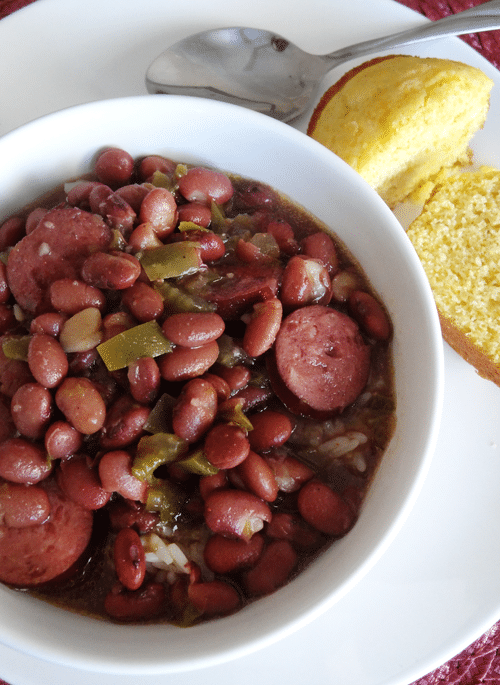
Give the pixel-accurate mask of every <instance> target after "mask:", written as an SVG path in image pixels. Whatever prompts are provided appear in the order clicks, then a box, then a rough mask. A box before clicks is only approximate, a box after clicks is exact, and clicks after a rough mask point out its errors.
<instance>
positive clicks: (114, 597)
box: [104, 583, 168, 621]
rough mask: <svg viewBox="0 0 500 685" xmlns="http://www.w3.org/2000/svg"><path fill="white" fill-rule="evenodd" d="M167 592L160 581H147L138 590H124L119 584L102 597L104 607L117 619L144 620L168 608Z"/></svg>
mask: <svg viewBox="0 0 500 685" xmlns="http://www.w3.org/2000/svg"><path fill="white" fill-rule="evenodd" d="M167 599H168V598H167V593H166V591H165V588H164V586H163V585H162V584H161V583H147V584H145V585H143V587H141V588H140V589H139V590H124V589H123V588H122V587H121V586H120V585H118V586H117V587H116V588H114V589H112V590H111V591H110V592H109V593H108V594H107V595H106V597H105V599H104V609H105V610H106V612H107V613H108V614H109V616H111V617H112V618H115V619H117V620H119V621H145V620H147V619H151V618H155V617H157V616H159V615H160V614H162V613H165V611H166V610H167V609H168V603H167Z"/></svg>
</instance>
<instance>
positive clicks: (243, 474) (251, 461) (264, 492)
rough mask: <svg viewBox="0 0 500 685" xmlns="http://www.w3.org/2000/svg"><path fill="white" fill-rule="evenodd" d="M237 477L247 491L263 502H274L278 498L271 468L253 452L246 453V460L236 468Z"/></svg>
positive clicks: (276, 484) (276, 485)
mask: <svg viewBox="0 0 500 685" xmlns="http://www.w3.org/2000/svg"><path fill="white" fill-rule="evenodd" d="M235 470H236V472H237V474H238V476H239V477H240V478H241V480H242V481H243V483H244V485H245V487H246V489H247V490H249V491H250V492H252V493H253V494H254V495H257V497H260V498H261V499H263V500H264V501H265V502H274V500H275V499H276V498H277V496H278V483H277V482H276V478H275V477H274V473H273V471H272V469H271V467H270V466H269V465H268V464H267V463H266V462H265V461H264V459H262V457H261V456H260V455H258V454H256V453H255V452H252V450H250V452H249V453H248V456H247V458H246V459H245V460H244V461H243V462H242V463H241V464H239V465H238V466H237V467H236V469H235Z"/></svg>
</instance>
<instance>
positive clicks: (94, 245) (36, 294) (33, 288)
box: [7, 207, 112, 314]
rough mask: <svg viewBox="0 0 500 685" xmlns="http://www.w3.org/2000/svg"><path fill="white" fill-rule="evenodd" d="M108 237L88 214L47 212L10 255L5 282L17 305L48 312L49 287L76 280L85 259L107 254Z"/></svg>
mask: <svg viewBox="0 0 500 685" xmlns="http://www.w3.org/2000/svg"><path fill="white" fill-rule="evenodd" d="M111 237H112V233H111V229H110V228H109V227H108V226H107V225H106V224H105V223H104V221H103V220H102V219H101V217H99V216H96V215H94V214H91V213H90V212H86V211H83V210H81V209H78V208H76V207H58V208H56V209H52V210H51V211H49V212H47V214H46V215H45V216H44V218H43V220H42V221H41V222H40V223H39V225H38V226H37V227H36V229H35V230H34V231H32V232H31V233H30V234H29V235H27V236H25V237H24V238H23V239H22V240H20V241H19V242H18V243H17V245H16V246H15V247H14V248H13V249H12V251H11V252H10V254H9V260H8V264H7V280H8V283H9V287H10V289H11V291H12V294H13V295H14V297H15V299H16V301H17V303H18V304H19V305H20V306H21V307H22V309H25V310H26V311H28V312H31V313H34V314H40V313H42V312H44V311H48V310H49V309H50V301H49V299H48V286H49V285H50V284H51V283H53V282H54V281H57V280H59V279H62V278H78V277H79V275H80V269H81V267H82V265H83V263H84V261H85V259H86V258H87V257H88V256H89V255H90V254H92V253H93V252H97V251H99V250H106V248H107V247H108V246H109V244H110V242H111Z"/></svg>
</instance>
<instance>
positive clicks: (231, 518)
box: [205, 489, 271, 541]
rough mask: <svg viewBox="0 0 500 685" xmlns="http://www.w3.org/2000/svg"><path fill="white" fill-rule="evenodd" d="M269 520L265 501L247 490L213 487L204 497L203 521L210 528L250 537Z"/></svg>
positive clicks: (215, 530)
mask: <svg viewBox="0 0 500 685" xmlns="http://www.w3.org/2000/svg"><path fill="white" fill-rule="evenodd" d="M270 520H271V511H270V509H269V507H268V505H267V504H266V503H265V502H264V501H263V500H261V499H260V498H259V497H256V496H255V495H253V494H252V493H250V492H244V491H243V490H232V489H226V490H223V489H220V490H219V489H217V490H214V491H213V492H211V493H210V494H209V495H208V497H207V498H206V500H205V522H206V524H207V526H208V527H209V528H210V530H211V531H213V532H214V533H220V534H221V535H224V536H226V537H230V538H241V539H243V540H246V541H248V540H250V538H251V537H252V535H253V534H254V533H258V532H259V530H262V528H263V526H264V521H267V522H269V521H270Z"/></svg>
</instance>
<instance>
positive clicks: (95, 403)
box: [55, 377, 106, 435]
mask: <svg viewBox="0 0 500 685" xmlns="http://www.w3.org/2000/svg"><path fill="white" fill-rule="evenodd" d="M55 399H56V404H57V406H58V407H59V409H60V410H61V411H62V413H63V414H64V416H65V417H66V420H67V421H68V422H69V423H70V424H71V425H72V426H73V427H74V428H76V430H77V431H79V432H80V433H83V434H84V435H92V434H93V433H97V431H99V430H101V428H102V427H103V425H104V421H105V419H106V405H105V404H104V400H103V399H102V397H101V395H100V393H99V391H98V389H97V388H96V386H95V385H94V384H93V383H92V381H90V380H89V379H88V378H84V377H70V378H65V379H64V381H63V382H62V383H61V385H60V386H59V387H58V389H57V391H56V397H55Z"/></svg>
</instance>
